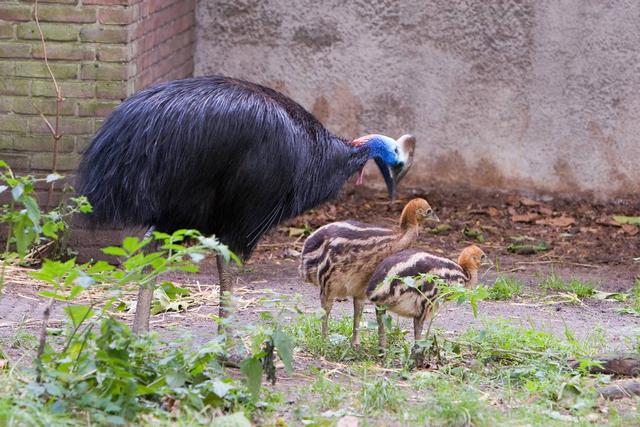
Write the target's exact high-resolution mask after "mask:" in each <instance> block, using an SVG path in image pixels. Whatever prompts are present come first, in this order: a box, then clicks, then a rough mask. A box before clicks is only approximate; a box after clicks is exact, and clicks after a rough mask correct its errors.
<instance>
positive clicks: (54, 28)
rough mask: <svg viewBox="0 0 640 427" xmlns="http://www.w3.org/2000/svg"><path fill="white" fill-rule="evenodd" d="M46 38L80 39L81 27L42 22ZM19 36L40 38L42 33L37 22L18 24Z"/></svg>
mask: <svg viewBox="0 0 640 427" xmlns="http://www.w3.org/2000/svg"><path fill="white" fill-rule="evenodd" d="M40 26H41V27H42V34H44V39H45V40H52V41H75V40H78V33H79V28H78V27H75V26H73V25H69V24H51V23H49V24H44V23H43V24H40ZM18 38H20V39H24V40H39V39H40V33H39V32H38V27H37V26H36V24H35V22H28V23H26V24H18Z"/></svg>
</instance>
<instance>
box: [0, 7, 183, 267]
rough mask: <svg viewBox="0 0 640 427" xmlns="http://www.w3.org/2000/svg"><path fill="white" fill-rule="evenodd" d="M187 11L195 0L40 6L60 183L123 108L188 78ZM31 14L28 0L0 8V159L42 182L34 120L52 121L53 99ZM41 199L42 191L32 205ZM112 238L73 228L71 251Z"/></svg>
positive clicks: (43, 137) (44, 169) (44, 133)
mask: <svg viewBox="0 0 640 427" xmlns="http://www.w3.org/2000/svg"><path fill="white" fill-rule="evenodd" d="M194 9H195V0H145V1H141V0H40V1H39V4H38V17H39V20H40V23H41V27H42V30H43V33H44V36H45V40H46V41H47V53H48V58H49V62H50V66H51V69H52V71H53V73H54V75H55V76H56V78H57V80H58V83H59V85H60V88H61V91H62V96H63V97H64V98H65V99H64V101H63V102H62V104H61V115H62V117H61V120H60V124H61V130H62V133H63V137H62V139H61V140H60V143H59V156H58V168H57V169H58V171H59V172H60V173H62V174H64V175H66V177H67V180H68V181H70V182H72V181H73V171H74V169H75V168H76V167H77V165H78V161H79V159H80V155H81V153H82V151H83V150H84V148H85V147H86V146H87V144H88V143H89V141H90V140H91V137H92V135H93V134H94V133H95V131H96V130H97V129H98V128H99V127H100V125H101V124H102V122H103V120H104V118H105V117H106V116H107V115H108V114H109V113H110V111H111V110H112V109H113V108H114V107H115V106H116V105H118V103H120V101H121V100H122V99H124V98H126V97H127V96H129V95H131V94H133V93H134V92H136V91H138V90H140V89H142V88H143V87H145V86H148V85H149V84H152V83H156V82H160V81H165V80H172V79H177V78H182V77H188V76H190V75H192V73H193V44H194V26H195V21H194ZM34 10H35V5H34V2H33V0H30V1H18V0H9V1H7V0H2V2H1V3H0V159H3V160H5V161H7V162H8V163H9V164H10V165H11V166H12V168H13V169H14V170H16V171H18V172H29V173H49V172H50V171H51V164H52V146H53V143H52V137H51V134H50V133H49V130H48V128H47V127H46V125H45V123H44V121H43V120H42V118H41V117H40V116H39V111H42V112H43V113H44V114H45V115H46V116H47V117H48V118H49V120H50V121H52V122H53V114H54V113H55V107H56V102H55V90H54V86H53V83H52V81H51V79H50V78H49V75H48V72H47V70H46V68H45V65H44V63H43V60H42V58H43V49H42V44H41V41H40V35H39V33H38V30H37V27H36V23H35V20H34V18H33V14H34ZM43 190H44V189H43ZM57 196H59V194H57ZM45 199H46V197H45V191H42V192H41V193H40V201H41V203H44V201H45ZM56 199H57V197H56ZM121 236H122V232H120V233H114V232H113V231H107V232H99V233H93V232H90V231H88V230H83V229H82V228H81V227H77V230H76V231H75V232H74V235H73V236H72V242H71V244H72V245H73V246H75V247H76V248H81V249H82V255H84V258H86V257H92V256H97V255H99V254H100V252H99V251H98V247H99V246H104V245H107V244H111V243H113V241H114V240H118V239H119V238H120V237H121Z"/></svg>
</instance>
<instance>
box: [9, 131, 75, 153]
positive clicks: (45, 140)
mask: <svg viewBox="0 0 640 427" xmlns="http://www.w3.org/2000/svg"><path fill="white" fill-rule="evenodd" d="M74 139H75V138H74V137H73V136H70V135H63V136H62V138H60V140H58V151H59V152H60V153H70V152H72V151H73V149H74V147H75V141H74ZM13 149H14V150H16V151H45V152H51V151H53V137H52V136H51V135H16V136H15V138H14V141H13Z"/></svg>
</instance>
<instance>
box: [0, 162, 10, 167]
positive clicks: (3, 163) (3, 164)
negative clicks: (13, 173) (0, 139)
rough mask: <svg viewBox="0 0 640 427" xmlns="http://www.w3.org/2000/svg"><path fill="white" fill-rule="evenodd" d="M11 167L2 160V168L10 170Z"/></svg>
mask: <svg viewBox="0 0 640 427" xmlns="http://www.w3.org/2000/svg"><path fill="white" fill-rule="evenodd" d="M8 167H9V165H8V164H7V162H5V161H4V160H0V168H8Z"/></svg>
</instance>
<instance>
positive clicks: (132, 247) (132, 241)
mask: <svg viewBox="0 0 640 427" xmlns="http://www.w3.org/2000/svg"><path fill="white" fill-rule="evenodd" d="M146 244H147V242H146V241H144V240H140V239H138V238H137V237H131V236H127V237H125V238H124V240H123V241H122V247H123V248H124V250H125V251H127V252H128V253H129V254H132V253H134V252H136V251H137V250H138V249H140V248H142V247H143V246H145V245H146Z"/></svg>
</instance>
